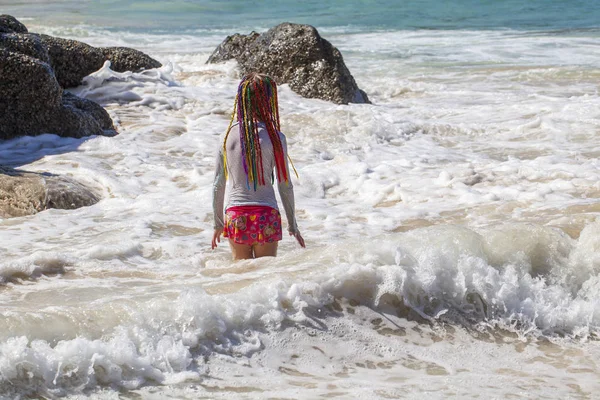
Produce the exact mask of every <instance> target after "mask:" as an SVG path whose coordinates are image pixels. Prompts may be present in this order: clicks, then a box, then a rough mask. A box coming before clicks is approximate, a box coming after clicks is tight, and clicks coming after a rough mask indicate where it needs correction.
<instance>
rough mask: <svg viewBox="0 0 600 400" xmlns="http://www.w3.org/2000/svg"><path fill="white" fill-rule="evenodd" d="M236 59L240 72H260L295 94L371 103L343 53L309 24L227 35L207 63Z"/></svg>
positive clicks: (280, 26) (289, 24)
mask: <svg viewBox="0 0 600 400" xmlns="http://www.w3.org/2000/svg"><path fill="white" fill-rule="evenodd" d="M230 59H236V60H237V62H238V63H239V65H240V69H241V72H242V74H246V73H249V72H260V73H265V74H267V75H269V76H271V77H272V78H273V79H275V81H276V82H277V83H279V84H283V83H288V84H289V85H290V88H291V89H292V90H293V91H295V92H296V93H298V94H300V95H302V96H304V97H310V98H319V99H323V100H327V101H332V102H334V103H337V104H347V103H370V101H369V99H368V97H367V94H366V93H365V92H364V91H362V90H360V89H359V88H358V86H357V84H356V82H355V80H354V78H353V77H352V75H351V74H350V71H349V70H348V68H347V67H346V65H345V63H344V60H343V58H342V54H341V53H340V51H339V50H338V49H337V48H335V47H334V46H333V45H332V44H331V43H329V42H328V41H327V40H325V39H323V38H322V37H321V36H320V35H319V32H317V30H316V29H315V28H314V27H312V26H310V25H299V24H291V23H283V24H280V25H277V26H275V27H274V28H271V29H270V30H268V31H267V32H265V33H263V34H260V35H259V34H257V33H256V32H252V33H250V34H249V35H240V34H235V35H233V36H228V37H227V38H226V39H225V41H224V42H223V43H221V44H220V45H219V46H218V47H217V49H216V50H215V51H214V52H213V54H212V55H211V56H210V57H209V59H208V61H207V63H216V62H222V61H226V60H230Z"/></svg>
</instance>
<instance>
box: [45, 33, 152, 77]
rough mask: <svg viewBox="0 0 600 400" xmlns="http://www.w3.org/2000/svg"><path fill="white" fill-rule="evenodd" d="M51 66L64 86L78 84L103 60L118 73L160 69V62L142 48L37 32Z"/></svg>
mask: <svg viewBox="0 0 600 400" xmlns="http://www.w3.org/2000/svg"><path fill="white" fill-rule="evenodd" d="M40 38H41V41H42V43H43V44H44V46H45V47H46V48H47V50H48V55H49V57H50V65H52V68H53V69H54V72H55V74H56V79H57V80H58V83H59V84H60V86H62V87H63V88H70V87H75V86H79V85H80V84H81V81H82V79H83V78H84V77H86V76H88V75H89V74H91V73H92V72H95V71H98V70H99V69H100V68H102V65H104V62H105V61H106V60H109V61H110V62H111V69H112V70H113V71H117V72H125V71H140V70H143V69H151V68H159V67H161V66H162V64H161V63H160V62H158V61H156V60H155V59H153V58H151V57H150V56H148V55H146V54H144V53H142V52H141V51H138V50H134V49H130V48H127V47H92V46H90V45H88V44H85V43H82V42H78V41H77V40H70V39H62V38H57V37H52V36H48V35H40Z"/></svg>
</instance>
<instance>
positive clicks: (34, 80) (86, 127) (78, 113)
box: [0, 48, 116, 140]
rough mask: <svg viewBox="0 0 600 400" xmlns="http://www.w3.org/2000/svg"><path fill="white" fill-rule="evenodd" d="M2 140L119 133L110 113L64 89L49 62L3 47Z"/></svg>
mask: <svg viewBox="0 0 600 400" xmlns="http://www.w3.org/2000/svg"><path fill="white" fill-rule="evenodd" d="M0 87H1V88H2V91H0V109H1V110H3V112H2V113H1V114H0V140H4V139H11V138H13V137H16V136H22V135H38V134H41V133H55V134H57V135H60V136H69V137H82V136H86V135H103V134H108V135H114V134H116V132H115V130H114V126H113V123H112V120H111V118H110V116H109V115H108V113H107V112H106V111H105V110H104V109H103V108H102V107H101V106H100V105H98V104H96V103H93V102H92V101H90V100H85V99H80V98H78V97H76V96H74V95H72V94H70V93H66V92H63V89H62V88H61V87H60V85H59V84H58V81H57V80H56V78H55V76H54V71H53V70H52V68H51V67H50V65H49V64H48V63H46V62H44V61H42V60H39V59H37V58H34V57H31V56H29V55H26V54H23V53H17V52H14V51H11V50H8V49H7V48H0Z"/></svg>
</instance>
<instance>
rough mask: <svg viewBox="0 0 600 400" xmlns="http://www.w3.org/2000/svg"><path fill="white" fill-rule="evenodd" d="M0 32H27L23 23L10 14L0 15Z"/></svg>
mask: <svg viewBox="0 0 600 400" xmlns="http://www.w3.org/2000/svg"><path fill="white" fill-rule="evenodd" d="M0 33H27V28H26V27H25V25H23V24H22V23H20V22H19V21H18V20H17V19H16V18H15V17H13V16H11V15H6V14H3V15H0Z"/></svg>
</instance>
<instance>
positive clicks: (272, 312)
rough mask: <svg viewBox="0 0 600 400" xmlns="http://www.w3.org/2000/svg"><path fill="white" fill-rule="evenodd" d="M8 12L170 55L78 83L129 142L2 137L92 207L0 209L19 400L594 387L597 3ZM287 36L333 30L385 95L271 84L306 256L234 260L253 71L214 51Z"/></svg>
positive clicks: (97, 3) (2, 332)
mask: <svg viewBox="0 0 600 400" xmlns="http://www.w3.org/2000/svg"><path fill="white" fill-rule="evenodd" d="M0 14H10V15H13V16H15V17H17V18H18V19H19V20H20V21H21V22H23V23H24V24H25V25H26V26H27V27H28V28H29V30H30V32H36V33H44V34H49V35H54V36H59V37H64V38H71V39H76V40H80V41H83V42H85V43H88V44H90V45H93V46H128V47H132V48H135V49H138V50H141V51H144V52H146V53H147V54H149V55H151V56H152V57H154V58H156V59H157V60H159V61H160V62H161V63H162V64H163V67H161V68H158V69H152V70H147V71H143V72H125V73H117V72H114V71H112V70H111V69H110V66H109V65H105V66H104V67H103V68H102V69H100V70H99V71H97V72H95V73H93V74H91V75H90V76H89V77H86V78H85V81H84V84H83V85H82V86H80V87H77V88H74V89H70V91H72V92H73V93H75V94H77V95H79V96H82V97H85V98H88V99H91V100H94V101H96V102H98V103H100V104H102V105H103V106H104V107H105V108H106V109H107V110H108V112H109V113H110V115H111V116H112V118H113V120H114V122H115V124H116V126H117V129H118V131H119V135H117V136H115V137H104V136H92V137H85V138H82V139H73V138H60V137H58V136H56V135H54V134H52V133H51V132H49V133H47V134H43V135H40V136H36V137H21V138H16V139H13V140H8V141H3V142H0V164H3V165H8V166H11V167H13V168H17V169H20V170H24V171H32V172H51V173H54V174H59V175H63V176H67V177H70V178H72V179H74V180H76V181H78V182H81V183H83V184H85V185H86V186H88V187H89V188H91V189H92V190H94V191H95V192H96V193H97V194H98V195H99V196H100V197H101V200H100V201H99V202H98V203H97V204H95V205H93V206H91V207H85V208H79V209H77V210H55V209H53V210H47V211H43V212H40V213H38V214H36V215H31V216H26V217H18V218H6V219H0V255H1V256H0V399H2V400H4V399H11V400H12V399H56V398H65V399H102V400H116V399H131V400H137V399H151V400H158V399H324V398H326V399H330V398H338V399H358V398H360V399H364V400H367V399H600V218H599V217H600V161H599V157H600V95H599V83H598V82H599V80H600V45H599V43H600V22H599V21H600V2H598V1H592V0H572V1H564V0H528V1H517V0H503V1H492V0H415V1H394V0H330V1H328V0H318V1H317V0H305V1H291V0H282V1H275V0H262V1H258V0H172V1H155V0H139V1H137V0H94V1H91V0H77V1H75V0H64V1H61V0H48V1H45V0H44V1H41V0H10V1H6V0H2V1H0ZM282 22H293V23H302V24H311V25H313V26H315V27H316V28H317V29H318V31H319V33H320V34H321V36H322V37H323V38H325V39H326V40H328V41H330V42H331V43H332V44H333V45H334V46H336V47H337V48H338V49H339V50H340V51H341V53H342V55H343V57H344V61H345V63H346V65H347V67H348V69H349V70H350V72H351V73H352V75H353V76H354V78H355V80H356V82H357V84H358V86H359V87H360V88H361V89H363V90H364V91H365V92H366V93H367V94H368V96H369V98H370V100H371V101H372V104H348V105H337V104H333V103H330V102H326V101H323V100H318V99H308V98H303V97H301V96H299V95H298V94H296V93H294V92H293V91H291V90H290V88H289V87H288V86H287V85H286V84H282V85H280V88H279V102H280V111H281V124H282V131H283V132H284V133H285V134H286V136H287V138H288V147H289V152H290V155H291V157H292V160H293V161H294V163H295V165H296V168H297V170H298V174H299V178H297V179H295V180H294V188H295V196H296V210H297V220H298V224H299V228H300V230H301V232H302V235H303V236H304V238H305V240H306V249H302V248H300V247H299V246H298V244H297V243H296V242H295V240H294V239H293V238H292V237H288V236H287V235H286V236H285V237H284V239H283V241H282V242H281V243H280V246H279V254H278V256H277V257H276V258H271V257H269V258H261V259H256V260H243V261H236V262H234V261H232V259H231V253H230V250H229V248H228V245H227V243H226V242H225V241H222V242H221V243H220V245H219V247H218V248H217V249H215V250H211V246H210V241H211V238H212V234H213V225H212V198H211V196H212V183H213V179H214V167H215V159H216V155H217V151H218V148H219V147H220V146H221V143H222V136H223V134H224V131H225V130H226V128H227V125H228V122H229V116H230V114H231V111H232V108H233V102H234V96H235V92H236V88H237V84H238V82H239V78H240V76H239V68H238V65H237V64H236V62H235V61H229V62H225V63H221V64H206V61H207V59H208V57H209V56H210V54H211V53H212V51H213V50H214V49H215V48H216V47H217V46H218V45H219V44H220V43H221V42H222V41H223V40H224V39H225V38H226V37H227V36H228V35H232V34H235V33H241V34H247V33H250V32H251V31H257V32H265V31H267V30H268V29H269V28H271V27H273V26H275V25H277V24H279V23H282ZM284 221H285V218H284ZM284 223H285V222H284Z"/></svg>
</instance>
